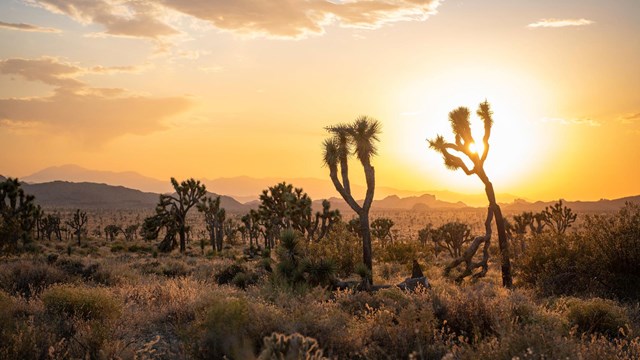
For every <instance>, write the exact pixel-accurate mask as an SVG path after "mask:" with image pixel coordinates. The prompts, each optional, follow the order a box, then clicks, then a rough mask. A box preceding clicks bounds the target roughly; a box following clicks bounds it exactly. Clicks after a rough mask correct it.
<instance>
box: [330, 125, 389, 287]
mask: <svg viewBox="0 0 640 360" xmlns="http://www.w3.org/2000/svg"><path fill="white" fill-rule="evenodd" d="M380 127H381V126H380V122H378V121H377V120H374V119H371V118H369V117H366V116H363V117H359V118H358V119H356V120H355V121H354V122H353V123H351V124H341V125H336V126H329V127H327V128H326V130H327V131H328V132H329V133H330V134H332V135H333V136H332V137H331V138H329V139H326V140H325V141H324V163H325V165H326V166H327V167H328V168H329V176H330V177H331V181H332V182H333V185H334V187H335V188H336V190H337V191H338V193H340V196H342V198H343V199H344V201H346V202H347V204H349V207H351V209H352V210H353V211H354V212H355V213H356V214H357V215H358V218H359V221H360V231H361V235H362V258H363V262H364V264H365V266H366V267H367V269H368V270H369V274H372V273H373V272H372V270H373V263H372V254H371V229H370V227H369V210H370V209H371V204H372V202H373V195H374V191H375V187H376V183H375V182H376V178H375V169H374V167H373V165H372V164H371V158H372V157H373V156H374V155H376V152H377V149H376V142H378V141H379V138H378V135H379V134H380ZM352 154H353V155H355V156H356V157H357V158H358V160H359V161H360V164H362V167H363V169H364V175H365V181H366V183H367V192H366V195H365V199H364V202H363V204H362V205H360V204H358V202H356V200H355V199H354V197H353V195H352V193H351V185H350V181H349V157H350V156H351V155H352ZM338 167H340V174H341V179H342V181H340V180H341V179H340V178H338ZM368 280H369V281H370V282H371V283H373V277H372V276H371V275H369V279H368Z"/></svg>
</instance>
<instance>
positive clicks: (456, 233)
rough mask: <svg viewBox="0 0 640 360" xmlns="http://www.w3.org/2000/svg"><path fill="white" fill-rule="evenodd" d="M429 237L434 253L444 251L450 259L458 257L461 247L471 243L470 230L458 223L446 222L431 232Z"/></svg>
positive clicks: (463, 224) (467, 226)
mask: <svg viewBox="0 0 640 360" xmlns="http://www.w3.org/2000/svg"><path fill="white" fill-rule="evenodd" d="M431 236H432V238H433V244H434V247H435V248H436V249H437V250H436V251H438V252H439V251H440V249H446V250H447V251H448V252H449V254H450V255H451V257H452V258H458V257H460V256H461V255H462V247H463V246H464V245H465V244H467V243H469V242H471V241H472V237H471V228H470V227H469V225H467V224H465V223H462V222H459V221H452V222H448V223H446V224H444V225H442V226H440V227H438V228H437V229H434V230H432V233H431Z"/></svg>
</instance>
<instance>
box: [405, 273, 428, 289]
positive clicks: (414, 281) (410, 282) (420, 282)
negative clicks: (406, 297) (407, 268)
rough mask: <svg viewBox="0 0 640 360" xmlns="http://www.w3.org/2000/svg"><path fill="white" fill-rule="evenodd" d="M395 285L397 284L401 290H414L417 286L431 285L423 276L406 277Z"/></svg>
mask: <svg viewBox="0 0 640 360" xmlns="http://www.w3.org/2000/svg"><path fill="white" fill-rule="evenodd" d="M396 286H398V287H399V288H400V289H402V290H407V291H415V290H416V289H417V288H418V287H419V286H423V287H424V288H425V289H428V288H429V287H431V285H429V281H428V280H427V278H426V277H425V276H422V277H418V278H406V279H405V280H404V281H403V282H401V283H400V284H398V285H396Z"/></svg>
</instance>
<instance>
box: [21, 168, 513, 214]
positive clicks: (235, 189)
mask: <svg viewBox="0 0 640 360" xmlns="http://www.w3.org/2000/svg"><path fill="white" fill-rule="evenodd" d="M20 180H21V181H24V182H27V183H30V184H36V183H45V182H52V181H69V182H92V183H104V184H108V185H115V186H124V187H127V188H131V189H138V190H140V191H143V192H154V193H166V192H171V191H173V189H172V188H171V184H170V183H169V179H167V180H166V181H162V180H158V179H154V178H151V177H148V176H144V175H141V174H139V173H136V172H133V171H126V172H112V171H101V170H90V169H86V168H83V167H80V166H77V165H62V166H53V167H48V168H46V169H43V170H40V171H38V172H36V173H33V174H31V175H28V176H24V177H21V178H20ZM199 180H200V181H201V182H202V183H203V184H205V185H206V186H207V189H208V190H210V191H212V192H215V193H217V194H223V195H228V196H231V197H233V198H234V199H236V200H238V201H240V202H242V203H245V202H250V201H252V200H257V199H258V196H259V195H260V193H261V192H262V190H264V189H266V188H268V187H269V186H273V185H275V184H277V183H280V182H283V181H285V182H287V183H290V184H293V185H294V186H295V187H301V188H303V189H304V190H305V192H307V193H308V194H309V196H310V197H311V198H312V199H327V198H330V197H334V196H336V195H337V193H336V190H335V188H334V186H333V183H332V182H331V181H330V180H329V179H316V178H308V177H307V178H288V179H281V178H252V177H249V176H236V177H227V178H217V179H206V178H202V179H199ZM351 188H352V191H353V193H354V194H362V195H363V196H364V194H365V192H366V187H364V186H362V185H358V184H353V183H352V184H351ZM424 194H430V195H434V196H436V197H437V198H438V199H439V200H442V201H446V202H453V203H457V202H463V203H465V204H467V205H469V206H484V204H485V203H486V201H487V199H486V197H485V195H484V194H461V193H455V192H451V191H446V190H444V191H439V190H428V191H412V190H402V189H396V188H392V187H385V186H377V187H376V199H378V200H381V199H384V198H386V197H389V196H398V197H401V198H407V197H416V196H418V197H419V196H422V195H424ZM497 197H498V199H499V201H501V202H511V201H514V200H516V199H518V196H515V195H511V194H498V195H497Z"/></svg>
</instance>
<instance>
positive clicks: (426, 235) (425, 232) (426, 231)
mask: <svg viewBox="0 0 640 360" xmlns="http://www.w3.org/2000/svg"><path fill="white" fill-rule="evenodd" d="M432 232H433V224H431V223H429V224H427V225H426V226H425V227H424V228H422V229H420V230H418V241H419V242H420V245H422V246H426V245H427V242H428V241H429V239H430V238H431V237H432ZM437 256H438V250H437V249H436V257H437Z"/></svg>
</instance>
